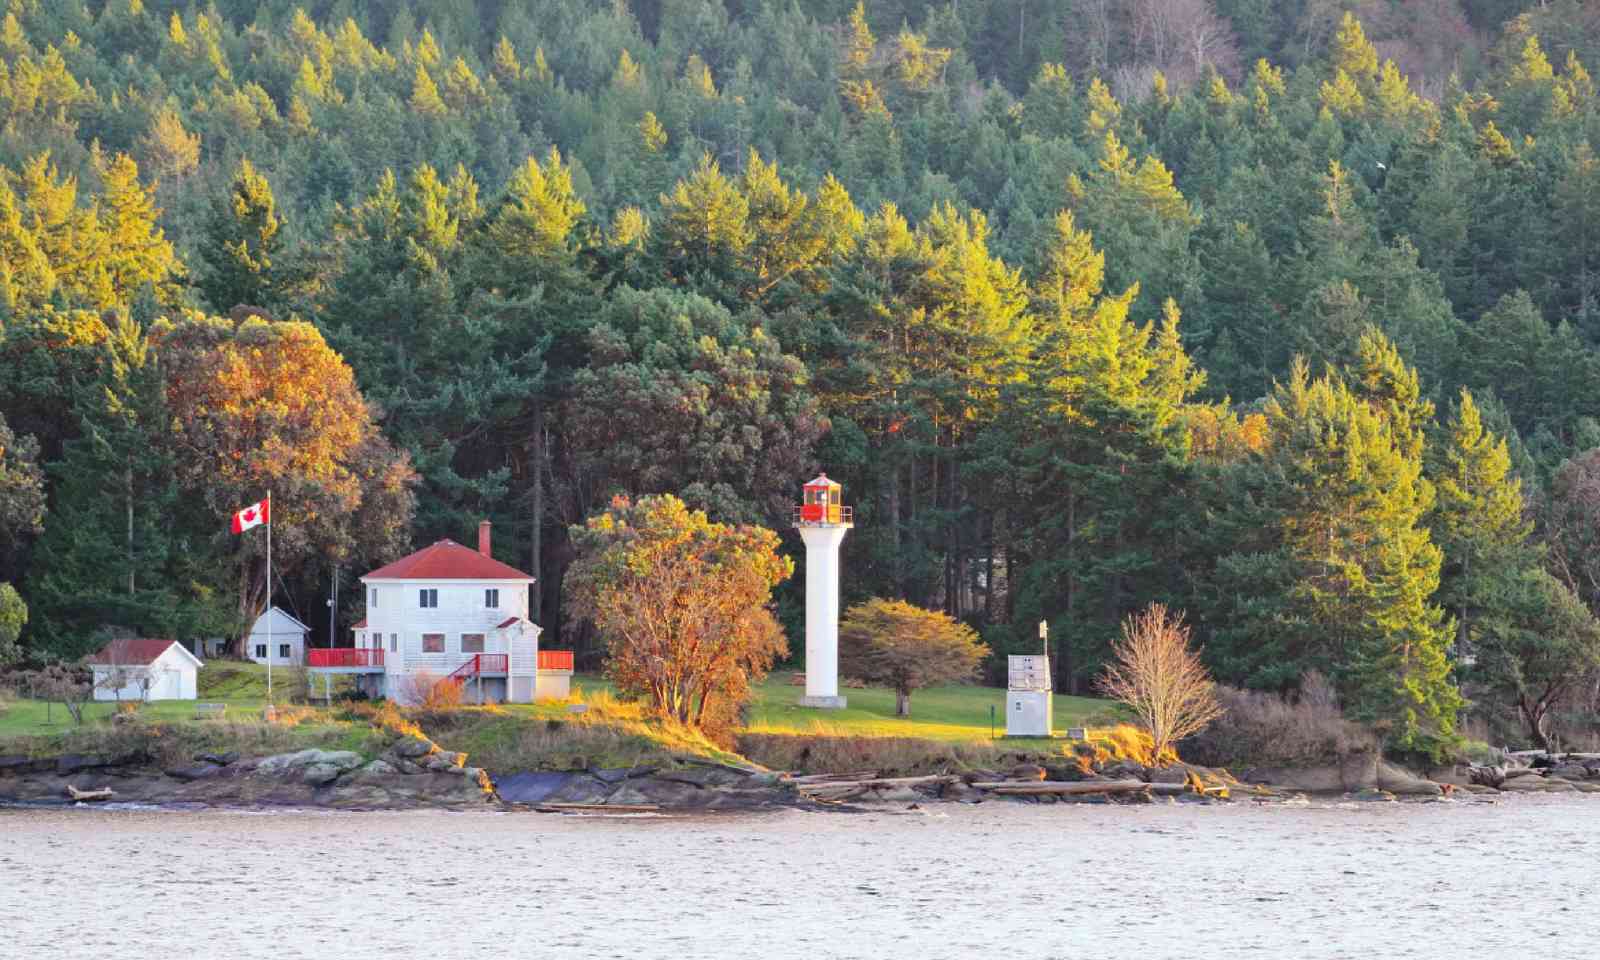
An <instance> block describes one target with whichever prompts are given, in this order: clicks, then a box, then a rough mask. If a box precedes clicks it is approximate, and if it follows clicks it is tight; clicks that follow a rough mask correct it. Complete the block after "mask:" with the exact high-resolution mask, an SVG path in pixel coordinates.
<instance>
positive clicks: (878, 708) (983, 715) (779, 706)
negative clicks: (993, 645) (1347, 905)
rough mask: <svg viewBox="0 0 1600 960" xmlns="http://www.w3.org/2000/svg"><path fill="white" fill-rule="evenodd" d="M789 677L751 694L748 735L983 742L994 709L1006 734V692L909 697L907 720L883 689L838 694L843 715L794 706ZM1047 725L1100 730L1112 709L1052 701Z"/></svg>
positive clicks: (954, 690) (1106, 704)
mask: <svg viewBox="0 0 1600 960" xmlns="http://www.w3.org/2000/svg"><path fill="white" fill-rule="evenodd" d="M790 676H791V675H790V674H789V673H776V674H773V675H772V676H771V677H769V678H768V679H767V682H766V683H764V684H762V685H761V686H760V687H759V688H757V691H756V701H755V703H754V704H752V705H751V710H750V726H749V730H750V732H752V733H791V734H810V735H819V736H839V737H849V736H856V737H916V738H919V739H923V740H946V741H961V740H988V739H989V708H990V707H991V706H993V707H994V713H995V731H994V733H995V735H996V736H1004V735H1005V732H1006V712H1005V698H1006V692H1005V691H1004V690H1002V689H999V688H997V687H978V686H953V687H930V688H928V689H926V690H918V691H916V692H915V693H913V694H912V695H911V716H909V717H897V716H895V715H894V708H895V696H894V691H893V690H889V689H886V688H883V687H868V688H865V689H854V690H853V689H847V688H843V687H841V688H840V690H839V692H840V693H841V694H843V695H844V697H845V699H846V700H847V701H848V702H849V706H848V707H846V708H845V709H843V710H813V709H807V708H805V707H800V706H798V705H796V703H795V701H797V700H798V699H800V695H801V694H802V693H803V692H805V688H804V687H797V686H791V685H790V683H789V678H790ZM1052 706H1053V712H1052V720H1053V726H1054V729H1055V732H1056V733H1058V734H1062V733H1065V732H1066V729H1067V728H1068V727H1082V726H1091V725H1103V724H1105V723H1106V722H1107V721H1109V720H1110V719H1111V718H1112V717H1113V716H1114V715H1115V705H1114V704H1112V703H1111V702H1110V701H1108V700H1096V699H1093V698H1091V697H1068V696H1063V695H1057V696H1056V697H1055V701H1054V703H1053V705H1052Z"/></svg>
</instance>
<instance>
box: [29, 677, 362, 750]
mask: <svg viewBox="0 0 1600 960" xmlns="http://www.w3.org/2000/svg"><path fill="white" fill-rule="evenodd" d="M304 676H305V671H303V670H295V669H292V668H286V667H274V668H273V670H272V701H273V702H274V703H277V704H286V703H288V702H289V701H290V700H291V699H292V698H294V697H295V696H296V695H298V694H303V692H304V689H303V684H304ZM352 682H353V680H352V679H351V678H350V677H348V676H339V677H335V678H334V692H336V693H337V692H338V691H339V690H340V689H342V688H344V687H346V686H349V685H350V684H351V683H352ZM196 686H197V688H198V689H197V691H196V692H197V694H198V702H200V703H225V704H227V705H228V712H227V714H226V717H225V719H227V720H229V721H234V722H248V721H252V720H259V719H260V718H261V708H262V707H264V706H266V704H267V668H266V666H265V665H263V664H259V663H249V662H244V663H239V662H235V661H231V660H210V661H207V662H206V665H205V666H204V667H202V668H201V669H200V673H199V676H198V679H197V680H196ZM316 693H317V695H318V696H319V697H320V695H321V693H322V682H321V680H320V679H319V680H317V683H316ZM196 702H197V701H196V700H158V701H156V702H154V703H147V704H144V705H143V706H141V707H140V708H139V714H140V716H142V717H143V718H145V719H147V720H161V721H166V722H169V723H181V722H190V721H194V720H196V719H197V718H196V714H195V703H196ZM116 712H117V704H116V702H115V701H98V700H96V701H91V702H89V703H86V704H84V707H83V723H84V726H85V727H88V726H90V725H96V724H100V723H103V722H104V721H106V720H108V719H110V718H111V716H112V715H113V714H115V713H116ZM72 729H73V723H72V717H71V715H70V714H68V713H67V708H66V707H64V706H62V705H61V704H59V703H45V702H44V701H42V700H29V699H20V700H13V701H8V702H5V703H4V704H0V739H3V738H7V737H29V736H49V735H52V734H60V733H69V732H71V731H72Z"/></svg>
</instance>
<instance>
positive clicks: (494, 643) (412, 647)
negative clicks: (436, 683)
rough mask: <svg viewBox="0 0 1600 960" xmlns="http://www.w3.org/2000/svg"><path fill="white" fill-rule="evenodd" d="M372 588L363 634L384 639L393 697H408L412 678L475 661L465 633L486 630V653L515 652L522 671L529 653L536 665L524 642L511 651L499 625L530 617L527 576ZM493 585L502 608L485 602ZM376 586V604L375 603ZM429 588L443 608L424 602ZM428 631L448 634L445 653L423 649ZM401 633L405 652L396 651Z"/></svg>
mask: <svg viewBox="0 0 1600 960" xmlns="http://www.w3.org/2000/svg"><path fill="white" fill-rule="evenodd" d="M366 587H367V601H368V603H367V611H366V619H367V626H366V629H365V630H364V631H363V632H365V633H366V634H368V635H371V634H377V635H379V636H381V637H382V638H383V639H382V646H383V649H384V651H385V653H384V673H385V674H386V683H385V690H386V694H387V696H389V697H390V698H391V699H396V700H401V699H406V694H407V692H408V690H409V687H410V686H411V683H410V681H409V678H410V677H412V676H415V675H416V674H418V673H424V672H425V673H428V674H430V675H432V676H434V677H436V678H441V679H442V678H443V677H446V676H448V675H449V674H451V673H452V672H454V671H455V670H456V669H457V668H458V667H460V666H461V665H462V664H464V663H466V662H467V661H468V660H470V659H471V658H472V654H470V653H462V652H461V635H462V634H464V633H481V634H483V637H484V643H483V652H484V653H499V654H510V656H511V664H512V669H513V670H518V671H520V669H521V665H520V664H519V663H518V661H519V660H520V659H521V658H522V657H523V656H524V655H527V656H528V657H529V663H530V664H531V663H532V662H533V660H534V659H536V654H534V653H532V652H528V648H526V647H525V645H523V644H519V645H518V646H517V647H516V648H515V649H508V643H509V641H508V638H507V637H506V636H505V634H504V632H503V631H500V630H498V629H497V628H498V627H499V625H500V624H501V623H503V622H504V621H506V620H507V619H510V618H512V617H524V618H525V617H527V615H528V581H527V580H485V581H478V580H398V581H393V580H391V581H382V582H380V583H369V584H366ZM491 589H492V590H498V591H499V593H500V597H499V601H500V603H499V606H497V607H487V606H485V605H484V600H485V597H484V591H485V590H491ZM374 590H376V591H377V598H378V605H377V606H376V607H374V606H372V603H371V601H372V596H373V591H374ZM423 590H437V591H438V599H439V605H438V606H437V607H424V606H422V605H421V596H420V593H421V591H423ZM425 633H442V634H444V652H443V653H423V652H422V635H423V634H425ZM395 634H398V635H399V638H400V643H399V650H398V652H390V644H389V637H390V636H391V635H395ZM532 649H536V647H535V648H532Z"/></svg>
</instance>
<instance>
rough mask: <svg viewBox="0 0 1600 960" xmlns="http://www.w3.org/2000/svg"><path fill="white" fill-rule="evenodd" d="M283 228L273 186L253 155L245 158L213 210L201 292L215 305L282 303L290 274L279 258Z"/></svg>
mask: <svg viewBox="0 0 1600 960" xmlns="http://www.w3.org/2000/svg"><path fill="white" fill-rule="evenodd" d="M282 227H283V220H282V219H281V218H280V217H279V216H278V213H277V204H276V201H275V200H274V198H273V194H272V185H271V184H270V183H268V182H267V178H266V177H264V176H262V175H261V174H260V173H258V172H257V171H256V168H255V167H254V166H253V165H252V164H251V163H250V161H249V159H241V160H240V161H239V168H238V169H237V170H236V171H234V175H233V182H232V183H231V184H230V185H229V187H228V192H227V194H225V195H224V196H223V197H220V198H219V199H218V201H217V203H216V204H215V205H214V207H213V209H212V215H211V224H210V228H209V229H208V230H207V234H208V236H207V242H206V244H205V245H204V246H202V247H201V248H200V257H201V260H202V261H204V263H205V267H204V269H202V270H201V271H200V277H199V287H200V292H201V293H202V294H203V295H204V296H205V298H206V301H207V302H209V303H210V304H211V306H212V307H213V308H214V309H216V310H218V311H228V310H231V309H233V308H234V307H235V306H237V305H239V304H247V305H249V306H254V307H261V308H263V309H265V310H268V311H274V310H277V309H279V308H280V307H282V306H283V305H284V303H285V300H286V299H287V296H288V293H289V290H288V289H287V284H286V282H285V281H286V280H288V279H289V277H288V271H287V270H286V268H285V265H284V264H283V263H282V262H281V261H282V246H283V236H282V233H281V229H282Z"/></svg>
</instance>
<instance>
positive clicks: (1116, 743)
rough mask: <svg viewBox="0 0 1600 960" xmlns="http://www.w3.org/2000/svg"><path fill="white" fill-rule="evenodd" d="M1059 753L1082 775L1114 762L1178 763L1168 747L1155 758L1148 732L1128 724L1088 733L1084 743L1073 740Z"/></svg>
mask: <svg viewBox="0 0 1600 960" xmlns="http://www.w3.org/2000/svg"><path fill="white" fill-rule="evenodd" d="M1063 752H1064V753H1066V754H1067V756H1068V757H1070V758H1072V759H1073V760H1075V761H1077V763H1078V766H1079V768H1080V769H1081V770H1082V771H1083V772H1084V773H1089V772H1091V771H1093V770H1098V769H1100V768H1101V767H1105V766H1107V765H1109V764H1113V763H1116V762H1117V761H1118V760H1132V761H1133V762H1134V763H1140V764H1143V765H1144V766H1147V767H1159V766H1165V765H1167V764H1169V763H1176V762H1177V761H1178V754H1177V751H1175V750H1173V749H1172V748H1170V747H1168V748H1166V749H1164V750H1162V751H1161V753H1160V754H1159V755H1157V754H1156V752H1155V741H1154V740H1153V739H1152V738H1151V736H1150V731H1148V730H1145V729H1143V728H1140V727H1136V726H1134V725H1133V724H1131V723H1119V724H1117V725H1116V726H1114V727H1111V728H1110V729H1106V730H1091V731H1089V739H1088V740H1079V741H1076V742H1074V743H1073V744H1072V745H1071V746H1068V747H1065V748H1063Z"/></svg>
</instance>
